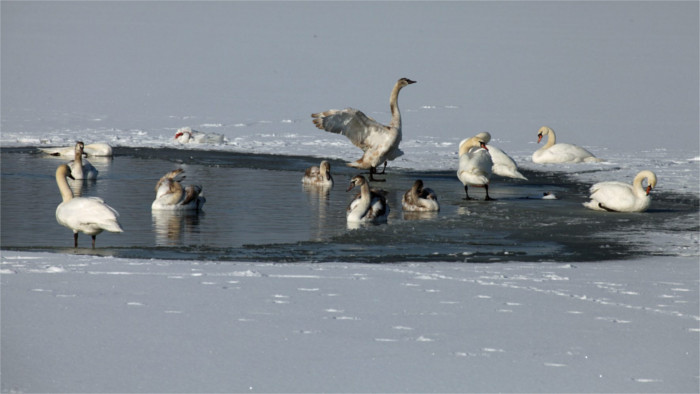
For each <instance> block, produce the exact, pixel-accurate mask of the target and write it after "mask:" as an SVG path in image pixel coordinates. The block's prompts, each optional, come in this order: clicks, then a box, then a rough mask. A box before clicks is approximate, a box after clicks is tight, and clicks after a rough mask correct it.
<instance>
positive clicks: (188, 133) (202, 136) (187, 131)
mask: <svg viewBox="0 0 700 394" xmlns="http://www.w3.org/2000/svg"><path fill="white" fill-rule="evenodd" d="M175 140H177V142H179V143H181V144H223V143H224V136H223V135H222V134H217V133H203V132H201V131H197V130H192V128H191V127H182V128H180V129H178V130H177V132H176V133H175Z"/></svg>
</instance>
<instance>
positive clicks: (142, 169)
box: [2, 148, 698, 262]
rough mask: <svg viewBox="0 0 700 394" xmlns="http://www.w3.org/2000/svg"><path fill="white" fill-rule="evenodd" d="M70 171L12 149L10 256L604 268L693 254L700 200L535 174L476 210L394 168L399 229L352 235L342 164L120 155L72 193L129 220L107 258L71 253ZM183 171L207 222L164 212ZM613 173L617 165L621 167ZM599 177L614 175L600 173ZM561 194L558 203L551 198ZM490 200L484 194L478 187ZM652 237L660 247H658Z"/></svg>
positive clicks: (187, 154)
mask: <svg viewBox="0 0 700 394" xmlns="http://www.w3.org/2000/svg"><path fill="white" fill-rule="evenodd" d="M65 161H66V160H65V159H61V158H58V159H57V158H54V157H51V156H47V155H43V154H39V153H37V152H36V150H34V149H21V148H15V149H4V150H3V166H2V178H3V182H2V217H3V221H2V245H3V247H4V248H8V249H24V250H27V249H29V250H49V251H54V252H61V253H65V252H68V253H96V254H100V255H110V256H117V257H138V258H181V259H198V260H202V259H204V260H232V261H236V260H237V261H251V260H255V261H316V262H328V261H348V262H352V261H356V262H396V261H399V262H400V261H416V262H420V261H454V262H508V261H560V262H570V261H600V260H610V259H629V258H635V257H640V256H649V255H676V254H679V255H684V254H687V253H692V252H693V250H694V244H693V241H694V240H693V237H694V236H695V235H696V232H697V231H698V227H697V224H698V199H697V196H692V195H677V194H669V193H664V192H663V191H661V192H658V191H655V192H654V194H653V197H652V198H653V204H652V207H651V209H650V210H649V211H648V212H646V213H644V214H609V213H601V212H594V211H590V210H588V209H585V208H584V207H582V206H581V203H582V202H583V201H585V200H586V197H587V190H588V187H589V186H590V185H587V184H582V183H578V182H575V181H574V180H572V179H571V177H569V176H566V175H565V174H561V173H554V172H547V171H525V173H526V176H528V178H529V180H528V181H521V180H513V179H508V178H499V177H494V181H493V183H492V184H491V188H490V191H491V195H492V196H493V197H495V198H497V201H491V202H485V201H465V200H463V197H464V191H463V188H462V184H461V183H460V182H459V181H458V180H457V178H456V175H455V172H454V171H447V170H443V171H411V170H405V169H403V170H402V169H396V168H392V167H391V166H390V167H389V169H388V172H387V175H386V176H385V178H386V179H387V181H386V182H385V183H375V184H374V186H375V187H380V188H383V189H385V190H387V191H388V192H389V195H388V201H389V206H390V207H391V214H390V217H389V221H388V224H383V225H366V226H359V227H358V228H349V227H348V225H347V223H346V219H345V208H346V207H347V205H348V203H349V202H350V201H351V199H352V198H353V197H354V194H355V192H356V191H354V192H350V193H348V192H346V188H347V185H348V184H349V179H350V177H351V176H352V175H354V174H356V173H357V172H356V170H354V169H351V168H348V167H346V166H344V163H342V162H340V161H332V163H331V164H332V173H333V174H334V175H335V181H336V185H335V187H333V188H332V189H330V190H328V189H319V188H315V187H306V186H303V185H302V184H301V182H300V180H301V176H302V174H303V171H304V169H305V168H306V167H308V166H310V165H317V164H318V160H317V159H315V158H311V157H304V156H279V155H256V154H241V153H233V152H221V151H202V150H200V151H183V150H178V149H167V148H161V149H148V148H142V149H133V148H117V150H116V154H115V157H114V158H104V159H100V158H93V159H92V162H93V164H94V165H95V166H97V168H98V170H99V171H100V174H99V179H97V180H96V181H91V180H86V181H82V182H72V183H71V184H72V185H73V187H74V191H75V192H78V191H79V192H80V193H81V194H82V195H83V196H99V197H102V198H104V199H105V200H106V202H107V203H108V204H110V205H111V206H112V207H114V208H115V209H117V211H119V213H120V222H121V224H122V226H123V227H124V229H125V231H124V233H120V234H112V233H107V232H104V233H102V234H100V235H99V236H98V237H97V249H96V250H94V251H93V250H91V249H90V248H89V245H90V239H89V237H88V236H85V235H80V236H79V242H80V244H81V245H82V246H83V247H84V248H85V247H87V248H86V249H83V248H81V249H78V250H75V251H74V250H73V248H72V236H71V231H70V230H68V229H66V228H63V227H62V226H60V225H59V224H58V223H56V219H55V215H54V212H55V209H56V206H57V205H58V203H60V195H59V193H58V189H57V187H56V183H55V180H54V177H53V176H52V174H53V172H54V170H55V167H57V166H58V164H60V163H62V162H65ZM175 168H184V169H185V170H186V171H185V175H186V179H185V180H184V181H183V182H184V183H185V184H188V183H196V184H200V185H202V186H203V189H204V193H205V196H206V197H207V203H206V204H205V206H204V212H201V213H173V212H152V211H151V208H150V205H151V202H152V200H153V198H154V194H155V193H154V186H155V183H156V182H157V180H158V179H159V178H160V177H161V176H162V175H163V174H165V173H166V172H168V171H171V170H173V169H175ZM612 169H614V167H613V168H612ZM592 171H606V170H605V169H603V170H592ZM415 179H422V180H423V181H424V182H425V184H426V185H427V187H430V188H432V189H434V190H435V191H436V193H437V194H438V198H439V201H440V202H441V210H440V212H439V213H428V214H425V213H424V214H416V213H410V212H403V211H402V209H401V196H402V195H403V193H404V192H405V191H406V190H407V189H408V188H410V186H411V185H412V183H413V181H414V180H415ZM545 193H554V194H555V195H556V196H557V197H558V199H556V200H549V199H542V196H543V195H544V194H545ZM471 195H472V197H478V198H480V199H482V198H483V196H484V194H483V190H482V189H478V188H472V189H471ZM648 234H655V237H657V238H660V239H661V240H660V241H659V240H658V239H657V240H655V241H654V242H653V244H646V243H645V242H643V240H644V239H645V238H646V236H647V235H648Z"/></svg>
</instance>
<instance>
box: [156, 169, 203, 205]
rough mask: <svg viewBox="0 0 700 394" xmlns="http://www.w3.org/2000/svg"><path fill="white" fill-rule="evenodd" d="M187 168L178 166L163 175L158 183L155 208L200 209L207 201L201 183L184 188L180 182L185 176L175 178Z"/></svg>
mask: <svg viewBox="0 0 700 394" xmlns="http://www.w3.org/2000/svg"><path fill="white" fill-rule="evenodd" d="M184 171H185V170H183V169H182V168H178V169H177V170H173V171H170V172H169V173H167V174H165V175H163V177H162V178H160V180H159V181H158V183H157V184H156V199H155V200H154V201H153V204H151V209H153V210H170V211H198V210H200V209H202V207H203V206H204V203H205V202H206V201H207V200H206V198H204V194H203V193H202V187H201V186H199V185H189V186H187V187H186V188H183V187H182V185H181V184H180V182H182V180H183V179H185V177H184V176H183V177H182V178H180V179H175V178H176V177H177V176H178V175H180V174H181V173H183V172H184Z"/></svg>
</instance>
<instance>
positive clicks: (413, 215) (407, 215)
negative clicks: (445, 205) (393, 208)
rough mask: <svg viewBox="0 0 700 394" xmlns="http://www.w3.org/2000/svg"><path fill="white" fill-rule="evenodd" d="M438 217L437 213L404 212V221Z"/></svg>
mask: <svg viewBox="0 0 700 394" xmlns="http://www.w3.org/2000/svg"><path fill="white" fill-rule="evenodd" d="M437 217H438V212H437V211H423V212H421V211H403V218H404V220H428V219H435V218H437Z"/></svg>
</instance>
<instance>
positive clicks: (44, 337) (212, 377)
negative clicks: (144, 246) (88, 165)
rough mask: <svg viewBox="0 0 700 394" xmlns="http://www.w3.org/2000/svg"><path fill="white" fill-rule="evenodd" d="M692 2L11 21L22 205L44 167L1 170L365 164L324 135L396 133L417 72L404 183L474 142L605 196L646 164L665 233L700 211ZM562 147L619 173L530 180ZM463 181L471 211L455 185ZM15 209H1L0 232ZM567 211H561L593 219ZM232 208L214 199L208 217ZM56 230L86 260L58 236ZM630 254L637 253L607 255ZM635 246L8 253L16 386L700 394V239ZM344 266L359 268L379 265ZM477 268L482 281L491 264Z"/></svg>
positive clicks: (407, 111)
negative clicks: (552, 250) (95, 162)
mask: <svg viewBox="0 0 700 394" xmlns="http://www.w3.org/2000/svg"><path fill="white" fill-rule="evenodd" d="M698 7H699V6H698V3H697V2H673V3H667V2H612V3H609V2H593V3H585V2H574V3H569V2H539V3H532V2H525V3H501V2H495V3H490V2H449V3H439V4H433V3H431V4H428V3H420V2H418V3H413V2H410V3H409V2H406V3H404V2H386V3H384V2H382V3H364V2H361V3H351V2H348V3H345V2H342V3H331V2H319V3H295V2H290V3H276V2H275V3H268V2H263V3H253V2H211V3H195V2H176V3H172V2H165V3H160V2H126V3H122V2H112V3H97V2H59V3H46V2H41V3H36V2H2V3H0V11H1V12H0V14H1V15H0V17H1V18H2V19H1V22H2V23H1V26H2V27H1V29H2V55H3V56H2V68H1V73H2V74H1V76H2V91H1V95H2V100H1V110H2V111H1V112H2V114H1V116H2V119H1V120H2V123H1V125H2V130H1V134H0V144H2V149H3V174H2V178H3V179H2V180H3V182H2V183H3V184H6V185H7V184H10V183H11V182H9V181H8V179H11V178H12V177H22V176H25V177H26V176H27V174H28V173H29V172H30V171H29V170H27V171H24V170H21V162H18V163H12V165H13V168H20V170H18V171H14V170H13V172H12V173H8V172H6V171H5V169H6V168H10V164H8V163H7V162H6V159H7V158H12V160H15V158H17V157H20V158H21V157H22V155H24V157H29V158H30V159H31V160H34V161H31V160H30V162H32V163H35V162H36V161H37V160H45V165H46V166H53V164H54V163H56V164H57V163H58V161H57V160H58V159H55V158H41V157H37V156H32V155H36V154H38V153H36V154H34V153H27V152H28V148H31V149H37V150H38V148H40V147H49V146H71V145H74V144H75V141H76V140H82V141H84V142H85V143H86V144H88V143H91V142H108V143H109V144H111V145H112V146H113V147H115V150H116V152H117V154H116V157H115V158H114V159H113V160H114V161H115V162H116V161H119V160H120V159H123V157H122V158H120V157H119V151H120V149H122V152H123V151H124V149H142V148H150V149H162V148H166V147H167V148H172V149H177V150H178V151H179V152H183V153H184V155H187V154H188V152H194V150H196V151H197V152H198V154H197V155H195V154H192V155H193V156H198V157H202V156H206V155H207V152H217V153H223V154H226V153H232V152H235V153H252V154H256V155H268V154H272V155H284V156H275V157H289V156H298V157H303V158H308V157H311V158H312V159H313V160H309V161H312V162H314V163H316V164H317V163H318V161H319V159H331V160H335V161H338V162H348V161H352V160H356V159H357V158H358V157H359V156H360V153H361V152H360V150H359V149H357V148H356V147H354V146H353V145H352V144H350V143H349V142H348V141H347V139H346V138H345V137H343V136H337V135H329V134H328V133H324V132H322V131H320V130H317V129H316V128H315V127H314V126H313V123H312V122H311V117H310V114H311V113H315V112H318V111H324V110H327V109H330V108H338V109H341V108H346V107H354V108H358V109H361V110H362V111H364V112H365V113H366V114H367V115H369V116H372V117H373V118H375V119H377V120H378V121H380V122H387V121H388V119H389V118H390V112H389V97H388V91H389V90H390V88H391V86H392V85H393V84H394V83H395V82H396V80H397V79H398V78H401V77H407V78H411V79H413V80H416V81H417V84H415V85H412V86H411V89H410V91H409V90H408V89H407V90H406V91H405V92H403V93H402V95H401V98H400V100H399V105H400V107H401V111H402V118H403V119H402V120H403V141H402V143H401V149H402V150H403V151H404V152H405V155H404V156H402V157H400V158H399V159H397V160H395V161H393V162H390V163H389V166H388V168H387V173H388V177H389V178H391V177H392V176H394V177H395V178H396V177H398V176H399V175H400V174H401V173H403V174H406V173H408V174H411V175H412V174H414V173H415V174H418V173H438V174H442V173H443V172H445V173H446V172H448V171H449V172H451V173H453V172H454V171H455V170H456V166H457V161H458V159H457V149H458V144H459V141H461V140H462V139H464V138H467V137H470V136H473V135H475V134H476V133H478V132H482V131H488V132H489V133H490V134H491V135H492V136H493V140H492V143H493V144H494V145H495V146H498V147H499V148H501V149H503V150H504V151H505V152H507V153H508V154H509V155H510V156H512V157H513V158H514V159H515V160H516V161H517V162H518V165H519V167H520V168H521V169H522V170H524V171H526V172H528V173H544V174H545V175H547V174H550V173H553V174H560V173H561V174H563V175H562V176H559V175H557V176H556V178H557V179H564V178H566V179H571V180H572V181H571V182H575V183H576V185H577V187H578V185H580V187H581V188H582V189H585V186H587V185H590V184H593V183H595V182H599V181H607V180H619V181H626V182H631V181H632V178H633V177H634V175H635V174H636V173H637V172H639V171H640V170H642V169H651V170H653V171H654V172H655V173H656V174H657V176H658V178H659V185H658V188H657V189H656V190H655V191H654V192H653V194H652V205H651V210H652V212H647V213H645V214H643V215H660V216H661V215H664V214H669V213H668V211H667V208H666V207H663V206H660V205H656V206H655V204H654V201H655V200H654V198H655V197H657V200H656V201H657V203H658V202H661V201H673V202H674V203H675V204H679V205H683V204H689V206H690V207H695V208H696V209H697V201H698V198H699V197H700V190H699V187H700V135H699V133H698V130H699V127H700V126H699V124H698V119H699V114H698V112H699V108H700V102H699V98H698V97H699V94H698V86H700V77H699V73H700V72H699V70H700V65H699V64H698V58H699V56H698V52H699V49H698V48H699V47H700V44H699V38H698V37H699V36H700V31H699V27H698V26H699V23H698V12H699V9H698ZM544 125H547V126H550V127H552V128H553V129H554V130H555V131H556V132H557V139H558V141H561V142H568V143H572V144H576V145H579V146H582V147H584V148H586V149H587V150H590V151H591V152H593V153H594V154H595V155H596V156H597V157H600V158H602V159H604V160H605V161H604V162H601V163H595V164H568V165H539V164H535V163H533V162H532V160H531V155H532V152H534V151H535V150H536V149H537V148H538V147H540V146H541V145H538V144H537V143H536V141H537V130H538V129H539V128H540V127H541V126H544ZM183 127H191V128H192V129H194V130H198V131H202V132H204V133H213V134H216V135H221V136H223V142H221V143H216V144H200V145H192V144H187V145H183V144H180V143H178V142H177V141H176V140H175V139H174V138H173V136H174V134H175V132H176V131H177V130H178V129H180V128H183ZM12 149H17V151H11V150H12ZM8 152H9V153H8ZM18 152H19V153H18ZM212 154H213V153H212ZM266 157H267V158H268V159H266V160H269V156H266ZM137 159H138V158H137ZM18 160H22V159H18ZM304 160H306V159H304ZM143 161H144V166H145V167H146V168H147V167H148V166H152V165H153V164H152V163H150V162H149V160H143ZM91 162H92V160H91ZM280 162H283V163H288V162H289V161H288V160H287V159H280ZM199 164H200V165H205V166H206V164H201V163H199ZM212 168H215V167H212ZM171 169H174V168H171ZM54 170H55V166H54ZM217 171H223V170H217ZM342 171H347V169H344V170H342ZM342 171H341V173H342ZM392 171H393V175H392ZM401 171H403V172H401ZM288 172H291V171H288ZM101 173H102V171H101ZM302 173H303V170H301V171H300V172H299V173H298V174H296V173H295V176H297V175H298V177H297V178H295V179H294V182H295V184H297V186H299V187H300V185H298V184H299V177H301V175H302ZM52 174H53V171H51V172H49V173H48V174H47V175H46V177H45V178H43V177H41V176H38V177H34V175H32V177H33V178H31V179H32V180H33V181H36V180H37V179H39V180H41V179H45V181H46V183H47V184H48V186H47V189H48V190H50V191H51V192H50V193H48V196H47V199H48V200H51V201H53V200H56V204H58V198H59V195H58V193H57V190H56V189H55V182H54V180H53V178H52ZM343 174H345V173H343ZM139 175H140V176H143V174H139ZM156 175H157V176H156ZM154 176H156V179H157V177H160V176H162V173H160V174H155V175H154ZM440 176H441V175H440ZM340 178H341V179H339V178H336V183H337V185H336V188H337V187H338V184H340V183H344V182H345V180H346V179H345V178H344V177H340ZM13 179H14V178H13ZM347 179H349V177H348V178H347ZM100 181H101V180H100V179H98V180H97V181H96V182H97V185H98V186H99V185H100ZM107 181H112V182H117V181H121V182H124V184H125V185H126V184H128V183H129V181H130V179H129V177H124V178H121V179H109V178H107V179H105V182H103V183H104V184H108V182H107ZM445 182H446V184H447V182H449V181H448V180H445ZM454 185H455V186H454V187H455V188H456V189H457V191H458V192H459V191H460V190H461V185H460V184H459V182H458V181H457V180H456V177H455V178H454ZM203 186H204V190H205V193H206V191H207V187H208V185H206V184H205V185H203ZM408 186H410V185H408ZM408 186H407V187H408ZM150 187H152V186H150ZM210 187H211V186H210ZM212 188H213V187H212ZM20 189H21V187H20ZM95 190H96V189H95V188H93V189H90V188H89V187H88V188H87V189H86V192H87V193H92V192H95ZM97 190H100V189H97ZM21 191H22V192H27V190H21ZM403 191H405V190H402V192H403ZM13 192H15V190H8V189H7V188H5V187H3V189H2V200H3V227H2V231H3V232H7V231H9V228H7V227H6V225H5V223H6V220H7V219H5V217H6V216H7V215H6V212H7V211H6V209H9V208H8V207H6V206H5V205H4V204H5V201H7V198H8V193H13ZM490 192H491V191H490ZM300 193H302V192H301V191H300ZM555 194H557V197H558V199H557V200H552V201H541V203H546V204H550V203H551V204H566V203H567V201H569V202H570V201H571V198H570V197H569V196H567V195H566V194H564V195H561V193H558V190H555ZM493 196H494V197H496V198H498V191H497V189H496V188H494V189H493ZM103 197H105V199H106V200H107V198H106V196H103ZM221 197H222V196H216V195H212V194H207V199H208V201H207V206H208V207H214V206H216V204H217V203H220V201H221V200H220V198H221ZM567 197H569V199H568V200H567ZM217 198H219V200H218V201H217ZM580 198H581V199H584V198H585V196H580ZM448 201H449V200H448ZM448 201H445V200H444V199H441V205H443V206H446V207H447V208H446V209H445V210H441V213H440V215H448V214H450V215H451V214H452V212H453V211H454V212H458V211H459V210H460V209H462V211H461V212H462V213H463V215H464V218H465V219H468V218H469V213H470V210H471V211H473V210H474V208H470V207H469V206H459V205H453V206H452V209H453V211H450V208H449V206H450V205H449V202H448ZM501 203H504V204H505V203H509V202H508V200H506V201H505V202H501ZM148 204H150V201H148ZM494 207H495V205H494ZM392 208H393V207H392ZM580 209H585V208H583V207H580ZM654 209H656V212H654V211H653V210H654ZM205 210H206V208H205ZM397 211H400V209H397ZM49 216H50V215H49ZM442 217H445V216H442ZM653 217H654V216H646V217H645V219H648V220H649V221H652V220H651V219H649V218H653ZM209 219H213V217H212V218H207V220H209ZM616 220H617V219H616ZM626 220H628V218H627V217H624V216H621V217H620V219H619V221H620V222H621V223H622V224H623V225H624V222H625V221H626ZM148 221H149V222H150V221H151V218H148ZM46 223H47V228H48V229H53V230H54V231H55V233H56V236H61V235H66V236H67V237H68V240H69V242H70V233H67V234H63V231H64V230H65V229H63V228H61V227H60V226H59V225H58V224H57V223H55V221H54V218H53V217H48V218H47V219H46ZM402 223H403V224H402V225H406V223H405V222H402ZM190 224H191V223H190ZM396 228H402V227H400V226H396V227H393V229H396ZM384 229H389V230H390V229H392V222H391V220H390V222H389V224H387V225H383V227H381V230H380V231H384ZM125 230H126V231H127V233H128V230H129V229H125ZM139 230H140V229H133V230H132V231H139ZM645 230H646V231H645ZM356 234H358V235H355V234H353V235H352V237H353V238H354V239H356V240H360V239H362V240H367V239H368V237H366V234H369V233H356ZM610 234H616V236H618V235H619V233H616V232H615V231H614V229H601V233H600V234H599V236H600V238H602V239H604V238H605V237H606V236H610ZM124 235H125V236H126V233H125V234H124ZM118 236H119V235H107V236H106V237H107V238H105V242H108V243H107V244H106V245H109V242H110V241H109V239H110V238H108V237H114V238H116V237H118ZM625 237H626V238H627V239H624V240H622V241H624V242H626V243H628V244H630V245H635V246H638V248H637V250H640V251H641V253H639V254H635V255H634V256H635V257H634V258H631V259H630V258H624V256H620V257H621V258H619V259H618V258H612V257H611V258H610V259H605V260H601V261H596V262H582V261H564V262H563V261H561V260H563V258H562V259H556V258H552V259H548V260H547V261H532V262H524V261H522V260H519V259H518V255H517V254H512V255H506V254H503V253H502V254H501V256H500V258H499V260H498V262H496V263H492V264H476V263H471V264H463V263H456V262H445V261H444V259H440V258H436V259H434V260H430V261H421V262H410V261H408V260H409V256H406V258H405V259H404V260H403V261H400V260H399V261H397V260H396V259H392V261H394V262H393V263H391V264H362V263H359V262H356V261H349V260H350V259H349V258H348V259H347V261H346V260H343V259H342V258H341V259H338V260H337V261H334V262H323V263H314V262H295V263H289V264H284V263H280V262H277V261H268V260H265V261H263V260H262V259H251V260H250V261H241V260H240V259H232V260H226V259H221V260H211V259H207V258H206V257H203V258H196V257H192V256H193V255H196V253H198V249H197V248H196V246H195V247H191V248H188V249H187V250H186V251H185V252H183V253H188V257H187V260H185V259H181V258H178V257H177V253H180V251H179V250H177V249H175V248H174V247H173V246H172V245H171V246H168V247H166V246H163V247H162V248H160V249H157V250H160V251H165V252H164V253H163V254H161V255H158V256H155V257H157V258H154V257H153V256H151V257H146V256H141V257H138V258H137V257H128V258H123V257H113V256H110V253H111V252H110V250H117V251H118V252H119V253H131V251H130V248H128V247H121V246H120V247H118V248H113V249H111V248H109V247H107V248H104V249H100V240H98V248H97V249H96V250H95V251H94V252H93V251H91V250H82V249H80V250H77V251H73V250H72V249H69V248H67V247H66V248H65V249H61V250H57V249H55V248H53V247H51V248H48V249H42V246H36V245H34V246H23V247H12V248H8V247H7V246H8V245H2V249H3V250H2V258H1V260H0V261H1V263H2V266H1V267H0V273H1V275H0V281H1V285H2V286H1V289H0V290H1V291H2V293H1V296H2V298H1V302H2V320H1V322H2V323H1V324H2V327H1V336H2V338H1V339H2V341H1V342H2V344H1V347H2V349H1V350H2V352H1V353H2V367H1V371H0V373H1V375H0V379H1V381H2V383H1V386H0V387H1V389H2V391H3V392H12V391H16V392H81V391H91V392H116V391H119V392H320V391H324V392H339V391H343V392H496V391H499V392H503V391H505V392H570V391H578V392H697V391H698V389H699V377H698V375H699V374H698V370H700V361H699V357H700V356H699V350H698V349H699V348H700V346H699V345H700V342H699V339H698V335H700V329H699V322H700V313H698V305H699V302H698V299H699V295H698V286H699V280H698V278H699V268H698V256H699V255H700V253H699V251H698V238H699V237H698V217H697V215H695V216H693V215H692V214H691V215H686V216H685V217H684V220H682V221H681V222H680V223H674V222H673V221H667V222H664V224H663V225H660V226H651V225H649V226H648V227H644V229H643V230H640V231H635V232H630V233H629V234H627V235H626V236H625ZM625 237H622V238H625ZM3 239H6V238H3ZM369 239H371V238H369ZM615 241H617V240H615ZM115 242H116V241H115ZM611 242H612V241H611ZM45 244H46V243H45ZM346 246H347V247H346V249H344V250H342V251H341V252H342V253H346V254H347V255H350V254H352V253H353V249H357V250H361V249H362V245H360V244H356V243H355V244H353V243H349V244H347V245H346ZM44 247H46V245H45V246H44ZM374 250H375V249H372V252H374ZM376 250H380V248H376ZM47 251H48V252H47ZM506 252H507V253H510V252H508V251H506ZM119 253H117V254H119ZM168 253H173V254H174V255H175V257H173V256H171V257H168V256H167V254H168ZM261 253H262V252H261ZM342 253H339V255H340V256H342V255H343V254H342ZM463 253H464V255H463V257H464V259H465V260H467V261H469V259H472V260H477V261H478V250H472V249H468V250H465V251H464V252H463ZM101 254H102V255H101ZM641 254H645V255H647V256H649V257H641V256H640V255H641ZM392 256H396V253H394V251H392ZM309 260H313V259H309ZM66 360H71V361H70V362H67V361H66Z"/></svg>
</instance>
